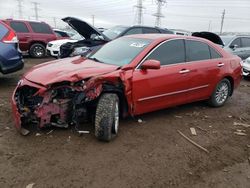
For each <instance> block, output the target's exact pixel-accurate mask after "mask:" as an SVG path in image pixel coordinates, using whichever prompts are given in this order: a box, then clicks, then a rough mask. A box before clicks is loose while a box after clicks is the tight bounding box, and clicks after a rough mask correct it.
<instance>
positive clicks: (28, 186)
mask: <svg viewBox="0 0 250 188" xmlns="http://www.w3.org/2000/svg"><path fill="white" fill-rule="evenodd" d="M34 185H35V183H30V184H29V185H27V186H26V188H32V187H33V186H34Z"/></svg>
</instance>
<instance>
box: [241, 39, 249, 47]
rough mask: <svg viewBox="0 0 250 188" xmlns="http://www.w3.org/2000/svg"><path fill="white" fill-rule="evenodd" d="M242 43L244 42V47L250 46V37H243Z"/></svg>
mask: <svg viewBox="0 0 250 188" xmlns="http://www.w3.org/2000/svg"><path fill="white" fill-rule="evenodd" d="M241 43H242V47H250V38H247V37H242V38H241Z"/></svg>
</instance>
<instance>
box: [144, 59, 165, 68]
mask: <svg viewBox="0 0 250 188" xmlns="http://www.w3.org/2000/svg"><path fill="white" fill-rule="evenodd" d="M160 68H161V63H160V61H157V60H154V59H149V60H146V61H145V62H144V63H143V64H142V65H141V69H143V70H146V69H160Z"/></svg>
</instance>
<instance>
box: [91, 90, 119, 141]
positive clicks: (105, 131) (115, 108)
mask: <svg viewBox="0 0 250 188" xmlns="http://www.w3.org/2000/svg"><path fill="white" fill-rule="evenodd" d="M118 128H119V98H118V96H117V95H116V94H114V93H105V94H103V95H102V96H101V97H100V99H99V101H98V104H97V108H96V115H95V136H96V137H97V138H98V139H99V140H102V141H110V140H111V139H112V138H113V137H114V136H116V135H117V134H118Z"/></svg>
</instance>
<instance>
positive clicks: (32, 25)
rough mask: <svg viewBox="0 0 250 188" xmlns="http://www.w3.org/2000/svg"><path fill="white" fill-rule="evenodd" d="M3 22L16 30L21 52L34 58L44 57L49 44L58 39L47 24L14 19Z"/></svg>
mask: <svg viewBox="0 0 250 188" xmlns="http://www.w3.org/2000/svg"><path fill="white" fill-rule="evenodd" d="M3 21H4V22H5V23H6V24H8V25H9V26H10V27H11V28H12V29H14V30H15V32H16V34H17V37H18V40H19V47H20V49H21V51H22V52H23V53H27V52H28V53H29V55H30V56H32V57H36V58H40V57H44V56H45V55H46V45H47V43H48V42H49V41H52V40H56V39H57V37H56V34H55V33H54V31H53V30H52V29H51V27H50V26H49V25H48V24H47V23H45V22H39V21H25V20H13V19H7V20H3Z"/></svg>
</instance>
